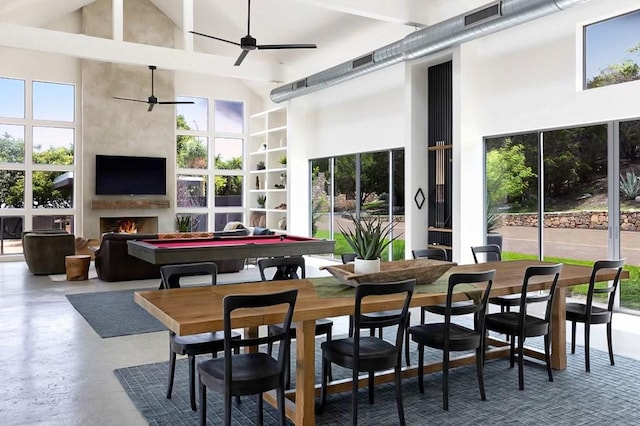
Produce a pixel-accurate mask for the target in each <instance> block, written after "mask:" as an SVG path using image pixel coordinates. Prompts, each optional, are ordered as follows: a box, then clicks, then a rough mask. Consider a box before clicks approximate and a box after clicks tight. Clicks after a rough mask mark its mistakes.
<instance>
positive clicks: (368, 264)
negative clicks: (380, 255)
mask: <svg viewBox="0 0 640 426" xmlns="http://www.w3.org/2000/svg"><path fill="white" fill-rule="evenodd" d="M376 272H380V259H373V260H365V259H358V258H357V257H356V259H355V261H354V264H353V273H354V274H358V275H361V274H373V273H376Z"/></svg>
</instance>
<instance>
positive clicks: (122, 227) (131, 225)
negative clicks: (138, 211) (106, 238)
mask: <svg viewBox="0 0 640 426" xmlns="http://www.w3.org/2000/svg"><path fill="white" fill-rule="evenodd" d="M118 232H124V233H126V234H137V233H138V226H137V225H136V221H135V220H131V219H122V220H121V221H120V222H119V223H118Z"/></svg>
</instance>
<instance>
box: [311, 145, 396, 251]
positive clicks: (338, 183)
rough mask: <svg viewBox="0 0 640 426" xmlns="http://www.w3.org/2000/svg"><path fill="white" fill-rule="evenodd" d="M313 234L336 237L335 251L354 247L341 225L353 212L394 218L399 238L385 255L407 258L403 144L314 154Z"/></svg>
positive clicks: (345, 222) (394, 234) (312, 177)
mask: <svg viewBox="0 0 640 426" xmlns="http://www.w3.org/2000/svg"><path fill="white" fill-rule="evenodd" d="M310 204H311V235H313V236H314V237H316V238H326V239H333V240H336V252H335V254H336V255H340V254H342V253H346V252H350V251H351V248H350V247H349V246H348V245H347V243H346V241H345V240H344V237H342V234H341V232H340V228H339V225H342V226H347V225H348V223H349V216H350V215H355V216H359V215H380V217H381V218H382V219H383V220H384V219H386V220H391V221H394V222H395V223H396V225H395V228H394V233H393V236H396V235H399V238H398V239H396V240H395V241H393V242H392V243H391V245H390V247H391V250H389V249H385V252H384V253H383V258H384V259H385V260H397V259H404V256H405V254H404V251H405V247H404V237H403V232H404V150H403V149H394V150H391V151H379V152H368V153H361V154H352V155H344V156H340V157H333V158H322V159H317V160H311V203H310Z"/></svg>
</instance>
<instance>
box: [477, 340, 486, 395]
mask: <svg viewBox="0 0 640 426" xmlns="http://www.w3.org/2000/svg"><path fill="white" fill-rule="evenodd" d="M483 365H484V349H483V348H482V345H480V347H479V348H478V349H476V373H477V374H478V386H480V399H481V400H483V401H486V400H487V396H486V394H485V393H484V377H483V374H482V366H483Z"/></svg>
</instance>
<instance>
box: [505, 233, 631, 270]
mask: <svg viewBox="0 0 640 426" xmlns="http://www.w3.org/2000/svg"><path fill="white" fill-rule="evenodd" d="M498 232H500V233H501V234H502V236H503V243H502V249H503V250H505V251H515V252H519V253H531V254H536V253H537V241H538V235H537V228H532V227H526V226H504V227H502V228H500V229H499V230H498ZM607 238H608V231H606V230H598V229H562V228H561V229H558V228H545V229H544V239H545V243H544V254H545V256H553V257H564V258H572V259H585V260H597V259H606V258H608V257H609V256H608V248H607V244H608V241H607ZM620 246H621V248H620V253H621V255H622V257H624V258H626V259H627V263H628V264H631V265H640V232H629V231H622V232H621V235H620Z"/></svg>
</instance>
